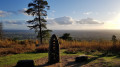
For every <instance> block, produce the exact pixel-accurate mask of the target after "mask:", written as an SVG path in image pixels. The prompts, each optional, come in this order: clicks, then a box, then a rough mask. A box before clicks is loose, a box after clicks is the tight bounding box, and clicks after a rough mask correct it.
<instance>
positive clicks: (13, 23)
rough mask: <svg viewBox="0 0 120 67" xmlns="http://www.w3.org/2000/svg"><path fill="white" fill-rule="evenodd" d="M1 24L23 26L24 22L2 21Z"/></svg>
mask: <svg viewBox="0 0 120 67" xmlns="http://www.w3.org/2000/svg"><path fill="white" fill-rule="evenodd" d="M2 23H3V24H5V25H23V24H26V21H23V20H18V21H15V20H4V21H2Z"/></svg>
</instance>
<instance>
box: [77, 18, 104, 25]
mask: <svg viewBox="0 0 120 67" xmlns="http://www.w3.org/2000/svg"><path fill="white" fill-rule="evenodd" d="M76 22H77V23H79V24H104V23H103V22H100V21H98V20H94V19H92V18H87V19H81V20H79V21H76Z"/></svg>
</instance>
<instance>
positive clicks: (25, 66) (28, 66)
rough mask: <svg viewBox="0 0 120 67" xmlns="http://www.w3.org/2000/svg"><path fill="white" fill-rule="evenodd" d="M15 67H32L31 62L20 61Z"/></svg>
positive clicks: (32, 62) (32, 63)
mask: <svg viewBox="0 0 120 67" xmlns="http://www.w3.org/2000/svg"><path fill="white" fill-rule="evenodd" d="M15 67H34V61H33V60H20V61H18V62H17V65H16V66H15Z"/></svg>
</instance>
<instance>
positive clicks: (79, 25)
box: [0, 0, 120, 30]
mask: <svg viewBox="0 0 120 67" xmlns="http://www.w3.org/2000/svg"><path fill="white" fill-rule="evenodd" d="M47 1H48V3H49V6H50V10H48V16H47V17H46V20H47V21H48V22H47V27H48V28H49V29H52V30H89V29H95V30H96V29H97V30H99V29H120V0H47ZM30 2H32V0H0V22H3V24H4V29H14V30H26V29H29V28H27V25H28V24H27V23H26V21H27V20H30V19H33V17H32V16H28V15H26V14H24V13H23V12H24V10H26V9H27V8H28V7H27V5H28V3H30Z"/></svg>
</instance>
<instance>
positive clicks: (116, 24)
mask: <svg viewBox="0 0 120 67" xmlns="http://www.w3.org/2000/svg"><path fill="white" fill-rule="evenodd" d="M105 26H106V27H107V29H120V13H119V14H118V15H117V16H116V17H115V18H113V20H111V21H107V22H106V24H105Z"/></svg>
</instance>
